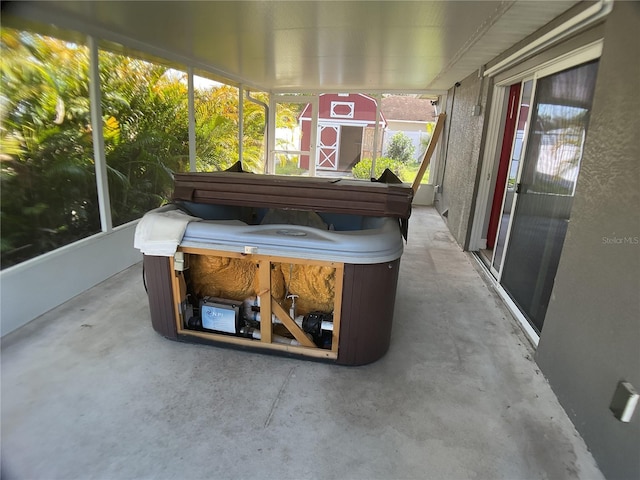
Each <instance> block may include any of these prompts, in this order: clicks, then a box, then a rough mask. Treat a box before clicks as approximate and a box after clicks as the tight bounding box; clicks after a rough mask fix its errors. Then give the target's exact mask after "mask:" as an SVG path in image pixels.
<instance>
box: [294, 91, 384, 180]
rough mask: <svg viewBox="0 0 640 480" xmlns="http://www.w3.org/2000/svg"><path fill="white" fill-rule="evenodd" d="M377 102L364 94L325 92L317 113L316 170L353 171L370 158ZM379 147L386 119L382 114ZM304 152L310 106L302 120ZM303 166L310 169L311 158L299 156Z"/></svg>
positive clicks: (309, 132)
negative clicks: (356, 165)
mask: <svg viewBox="0 0 640 480" xmlns="http://www.w3.org/2000/svg"><path fill="white" fill-rule="evenodd" d="M376 105H377V102H376V99H375V98H372V97H370V96H368V95H363V94H361V93H349V94H346V93H323V94H321V95H320V97H319V111H318V163H317V165H316V170H329V171H331V170H332V171H339V172H345V171H350V170H351V168H353V166H354V165H355V164H356V163H358V162H359V161H360V158H364V157H371V156H372V151H373V131H374V128H375V125H376ZM380 116H381V121H380V133H379V144H380V145H381V144H382V132H383V130H384V128H385V126H386V120H385V119H384V116H383V115H382V113H381V114H380ZM299 121H300V126H301V129H302V139H301V144H302V145H301V150H307V149H308V148H309V141H310V138H311V106H310V105H307V106H306V107H305V108H304V110H303V111H302V113H301V114H300V117H299ZM300 167H301V168H304V169H308V168H309V157H308V156H307V155H302V156H301V157H300Z"/></svg>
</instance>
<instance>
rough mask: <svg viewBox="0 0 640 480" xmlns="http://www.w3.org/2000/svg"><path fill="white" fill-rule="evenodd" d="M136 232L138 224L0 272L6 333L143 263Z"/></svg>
mask: <svg viewBox="0 0 640 480" xmlns="http://www.w3.org/2000/svg"><path fill="white" fill-rule="evenodd" d="M134 232H135V224H134V223H129V224H127V225H124V226H122V227H118V228H116V229H115V230H114V231H113V232H111V233H108V234H105V233H99V234H97V235H94V236H93V237H89V238H86V239H84V240H80V241H78V242H75V243H72V244H70V245H67V246H65V247H62V248H59V249H57V250H54V251H53V252H49V253H47V254H45V255H42V256H40V257H36V258H34V259H31V260H28V261H26V262H24V263H21V264H19V265H16V266H14V267H10V268H7V269H6V270H3V271H2V272H0V284H1V285H2V288H1V289H0V319H1V323H0V327H1V328H0V334H1V335H5V334H7V333H9V332H11V331H13V330H15V329H17V328H19V327H21V326H22V325H25V324H26V323H28V322H30V321H31V320H33V319H34V318H36V317H38V316H39V315H41V314H43V313H45V312H46V311H48V310H51V309H52V308H54V307H57V306H58V305H60V304H62V303H64V302H66V301H67V300H69V299H71V298H73V297H75V296H76V295H78V294H80V293H82V292H84V291H85V290H87V289H89V288H91V287H93V286H94V285H97V284H98V283H100V282H102V281H103V280H106V279H107V278H109V277H111V276H112V275H115V274H116V273H118V272H120V271H122V270H124V269H125V268H128V267H130V266H131V265H133V264H135V263H137V262H139V261H140V260H141V259H142V255H141V254H140V252H139V251H138V250H135V249H134V248H133V236H134ZM141 281H142V279H141ZM36 297H37V298H36ZM143 300H144V299H143Z"/></svg>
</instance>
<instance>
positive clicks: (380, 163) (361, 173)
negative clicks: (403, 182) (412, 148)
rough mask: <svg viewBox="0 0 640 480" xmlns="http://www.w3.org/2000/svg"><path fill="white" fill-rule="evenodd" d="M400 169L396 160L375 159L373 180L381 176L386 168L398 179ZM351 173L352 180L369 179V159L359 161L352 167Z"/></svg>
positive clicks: (386, 158) (399, 163) (399, 164)
mask: <svg viewBox="0 0 640 480" xmlns="http://www.w3.org/2000/svg"><path fill="white" fill-rule="evenodd" d="M401 167H402V163H401V162H399V161H398V160H394V159H393V158H388V157H380V158H376V167H375V173H374V175H373V178H378V177H379V176H380V175H382V172H384V170H385V169H386V168H388V169H389V170H391V171H392V172H393V173H395V174H396V175H397V176H398V177H400V170H401ZM351 173H352V174H353V176H354V178H365V179H370V178H371V159H370V158H363V159H362V160H360V161H359V162H358V163H357V164H356V165H355V166H354V167H353V169H352V170H351Z"/></svg>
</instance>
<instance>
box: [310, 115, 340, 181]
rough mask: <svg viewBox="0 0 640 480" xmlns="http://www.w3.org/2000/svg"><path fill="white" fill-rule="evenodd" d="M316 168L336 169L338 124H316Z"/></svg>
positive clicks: (338, 144) (338, 136)
mask: <svg viewBox="0 0 640 480" xmlns="http://www.w3.org/2000/svg"><path fill="white" fill-rule="evenodd" d="M318 130H319V133H318V138H319V139H320V141H319V143H318V150H319V152H318V157H317V159H318V163H317V165H316V168H317V169H318V170H337V169H338V154H339V146H340V125H335V124H326V123H325V124H323V123H320V124H319V125H318Z"/></svg>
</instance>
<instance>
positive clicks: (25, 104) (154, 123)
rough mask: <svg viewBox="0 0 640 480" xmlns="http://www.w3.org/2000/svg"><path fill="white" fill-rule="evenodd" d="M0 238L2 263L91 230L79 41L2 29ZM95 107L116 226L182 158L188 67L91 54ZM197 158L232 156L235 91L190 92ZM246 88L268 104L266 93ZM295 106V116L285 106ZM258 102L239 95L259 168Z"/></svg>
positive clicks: (246, 151)
mask: <svg viewBox="0 0 640 480" xmlns="http://www.w3.org/2000/svg"><path fill="white" fill-rule="evenodd" d="M0 33H1V43H0V54H1V55H0V79H1V85H2V89H1V91H0V182H1V192H0V193H1V204H0V220H1V229H2V238H1V241H0V247H1V253H2V267H3V268H4V267H6V266H9V265H13V264H16V263H19V262H21V261H24V260H26V259H29V258H32V257H35V256H37V255H39V254H41V253H44V252H47V251H50V250H52V249H55V248H57V247H60V246H62V245H65V244H68V243H71V242H73V241H75V240H78V239H80V238H84V237H86V236H89V235H91V234H93V233H97V232H98V231H99V230H100V216H99V208H98V203H97V192H96V174H95V164H94V159H93V155H94V152H93V138H92V128H96V127H95V125H92V124H91V114H90V103H89V82H88V76H89V52H88V49H87V48H86V47H84V46H81V45H74V44H71V43H69V42H66V41H62V40H57V39H55V38H50V37H45V36H41V35H36V34H31V33H27V32H23V31H17V30H12V29H8V28H2V29H1V30H0ZM99 75H100V82H101V94H102V95H101V107H102V114H103V126H102V127H103V134H104V145H105V155H106V162H107V179H108V183H109V193H110V203H111V213H112V219H113V224H114V225H120V224H122V223H125V222H127V221H130V220H133V219H135V218H139V217H140V216H141V215H142V214H144V213H145V212H146V211H148V210H150V209H152V208H154V207H157V206H159V205H161V204H162V203H163V202H165V201H166V200H167V199H168V198H169V195H170V193H171V189H172V187H173V178H172V176H173V173H174V172H178V171H186V170H188V168H189V131H188V105H187V99H188V95H187V87H186V81H185V74H182V75H180V74H178V75H176V72H175V71H173V70H168V69H167V68H166V67H164V66H161V65H156V64H151V63H149V62H145V61H142V60H137V59H134V58H129V57H126V56H122V55H117V54H112V53H109V52H104V51H101V52H100V53H99ZM195 93H196V145H197V148H196V149H197V152H196V157H197V158H196V164H197V166H198V169H199V170H222V169H225V168H227V167H228V166H230V165H231V164H233V163H235V162H236V161H237V159H238V158H239V142H238V123H239V116H238V90H237V89H236V88H233V87H228V86H220V87H214V88H210V89H206V90H197V91H196V92H195ZM254 96H255V97H256V98H258V99H260V100H262V101H264V102H266V103H268V98H267V97H266V95H265V94H260V93H258V94H254ZM293 116H294V117H295V115H293ZM264 132H265V117H264V109H263V108H262V107H261V106H259V105H256V104H255V103H253V102H249V101H245V103H244V138H243V166H244V168H245V169H250V170H252V171H256V172H259V171H262V170H263V157H264V147H263V142H264Z"/></svg>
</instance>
